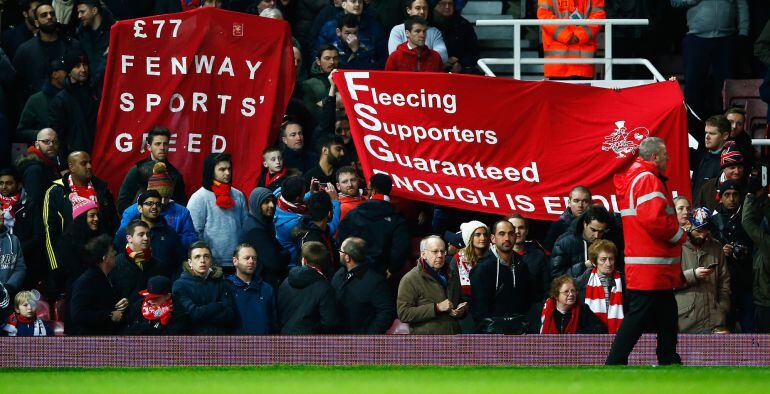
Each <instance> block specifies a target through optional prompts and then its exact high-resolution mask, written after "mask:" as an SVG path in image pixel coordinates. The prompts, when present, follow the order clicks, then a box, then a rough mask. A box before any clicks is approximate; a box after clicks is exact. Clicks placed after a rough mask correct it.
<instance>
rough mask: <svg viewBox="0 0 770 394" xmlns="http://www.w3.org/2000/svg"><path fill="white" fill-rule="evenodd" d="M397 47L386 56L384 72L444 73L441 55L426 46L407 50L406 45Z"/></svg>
mask: <svg viewBox="0 0 770 394" xmlns="http://www.w3.org/2000/svg"><path fill="white" fill-rule="evenodd" d="M408 42H409V41H407V42H404V43H403V44H401V45H399V46H398V48H396V50H395V51H393V53H391V54H390V56H388V62H387V63H385V71H431V72H437V73H440V72H444V62H443V61H441V55H439V54H438V52H436V51H434V50H433V49H430V48H428V47H427V46H422V47H416V48H413V49H409V46H408V44H407V43H408Z"/></svg>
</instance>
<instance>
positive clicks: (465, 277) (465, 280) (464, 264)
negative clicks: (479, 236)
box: [455, 252, 473, 296]
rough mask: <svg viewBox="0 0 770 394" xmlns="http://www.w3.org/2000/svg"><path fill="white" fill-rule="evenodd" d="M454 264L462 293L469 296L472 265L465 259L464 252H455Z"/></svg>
mask: <svg viewBox="0 0 770 394" xmlns="http://www.w3.org/2000/svg"><path fill="white" fill-rule="evenodd" d="M455 264H456V265H457V274H458V276H459V277H460V286H461V287H462V290H463V294H465V295H466V296H470V295H471V269H472V268H473V265H472V264H471V263H470V262H469V261H468V260H466V259H465V253H463V252H459V253H457V254H455Z"/></svg>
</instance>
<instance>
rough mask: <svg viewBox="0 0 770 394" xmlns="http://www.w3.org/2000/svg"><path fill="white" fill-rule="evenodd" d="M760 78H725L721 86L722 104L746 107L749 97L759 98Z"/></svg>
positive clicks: (726, 107) (724, 105)
mask: <svg viewBox="0 0 770 394" xmlns="http://www.w3.org/2000/svg"><path fill="white" fill-rule="evenodd" d="M760 85H762V80H761V79H726V80H725V84H724V86H723V87H722V106H723V107H724V110H727V109H728V108H731V107H741V108H746V102H747V100H749V99H759V86H760Z"/></svg>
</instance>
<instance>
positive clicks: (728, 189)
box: [711, 180, 754, 332]
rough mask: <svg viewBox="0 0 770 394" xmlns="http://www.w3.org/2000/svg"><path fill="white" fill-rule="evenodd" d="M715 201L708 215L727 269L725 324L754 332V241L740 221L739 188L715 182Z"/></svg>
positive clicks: (730, 182) (740, 198) (733, 328)
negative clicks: (728, 291)
mask: <svg viewBox="0 0 770 394" xmlns="http://www.w3.org/2000/svg"><path fill="white" fill-rule="evenodd" d="M719 188H720V190H719V194H718V195H717V196H718V197H719V205H717V208H716V211H714V212H713V213H712V214H711V215H712V216H711V224H712V229H711V235H712V237H714V239H716V240H717V241H718V242H719V244H720V246H722V253H723V255H724V258H725V262H726V263H727V269H728V270H729V271H730V305H731V306H732V307H731V308H730V310H729V314H728V316H727V326H728V328H729V329H730V330H731V331H733V332H735V331H736V329H735V323H740V326H741V327H740V328H741V329H740V331H741V332H754V300H753V299H752V296H751V286H752V284H751V282H752V276H753V275H752V271H753V267H752V258H751V256H752V255H753V247H754V243H753V242H752V241H751V238H750V237H749V235H748V234H746V231H745V230H744V229H743V225H742V224H741V205H742V202H743V198H742V194H743V193H742V192H741V190H739V188H738V184H737V183H736V182H735V181H733V180H726V181H724V182H723V183H722V184H721V185H720V186H719Z"/></svg>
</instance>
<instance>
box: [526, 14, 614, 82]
mask: <svg viewBox="0 0 770 394" xmlns="http://www.w3.org/2000/svg"><path fill="white" fill-rule="evenodd" d="M606 15H607V14H606V13H605V12H604V0H538V1H537V19H571V18H576V19H604V18H606ZM540 27H541V31H542V34H543V50H544V52H545V58H546V59H553V58H584V59H592V58H593V57H594V55H595V54H596V36H597V35H598V34H599V30H601V26H599V25H593V26H567V25H564V26H554V25H551V26H540ZM573 37H574V38H576V39H577V42H575V43H572V44H570V43H569V42H570V40H571V39H572V38H573ZM594 74H595V66H594V65H593V64H546V65H545V76H546V77H572V76H577V77H586V78H591V79H593V78H594Z"/></svg>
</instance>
